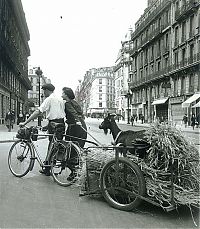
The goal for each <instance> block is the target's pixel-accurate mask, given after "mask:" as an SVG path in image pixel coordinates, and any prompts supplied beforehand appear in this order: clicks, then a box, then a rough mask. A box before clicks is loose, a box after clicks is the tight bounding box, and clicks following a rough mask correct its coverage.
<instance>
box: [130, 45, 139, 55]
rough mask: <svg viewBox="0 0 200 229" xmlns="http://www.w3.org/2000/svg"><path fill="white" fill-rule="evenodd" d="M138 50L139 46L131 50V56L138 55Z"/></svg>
mask: <svg viewBox="0 0 200 229" xmlns="http://www.w3.org/2000/svg"><path fill="white" fill-rule="evenodd" d="M137 50H138V47H137V46H135V47H133V48H132V49H130V56H134V55H136V54H137V53H138V51H137Z"/></svg>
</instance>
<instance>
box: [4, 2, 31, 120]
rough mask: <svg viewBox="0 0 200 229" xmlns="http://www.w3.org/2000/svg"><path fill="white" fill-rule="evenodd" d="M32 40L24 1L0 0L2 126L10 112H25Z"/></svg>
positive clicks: (29, 87)
mask: <svg viewBox="0 0 200 229" xmlns="http://www.w3.org/2000/svg"><path fill="white" fill-rule="evenodd" d="M29 39H30V35H29V30H28V27H27V24H26V19H25V14H24V11H23V7H22V3H21V0H15V1H13V0H0V124H4V121H5V115H6V112H8V110H9V109H11V110H13V111H15V114H16V116H17V114H19V113H20V112H24V113H25V112H26V109H27V104H26V101H27V98H28V90H30V89H31V83H30V81H29V79H28V56H29V55H30V50H29V45H28V41H29Z"/></svg>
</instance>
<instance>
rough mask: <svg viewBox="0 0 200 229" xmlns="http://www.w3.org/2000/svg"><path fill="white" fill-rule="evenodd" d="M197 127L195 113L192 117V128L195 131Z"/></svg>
mask: <svg viewBox="0 0 200 229" xmlns="http://www.w3.org/2000/svg"><path fill="white" fill-rule="evenodd" d="M195 125H196V117H195V114H194V113H193V114H192V117H191V126H192V129H193V130H194V127H195Z"/></svg>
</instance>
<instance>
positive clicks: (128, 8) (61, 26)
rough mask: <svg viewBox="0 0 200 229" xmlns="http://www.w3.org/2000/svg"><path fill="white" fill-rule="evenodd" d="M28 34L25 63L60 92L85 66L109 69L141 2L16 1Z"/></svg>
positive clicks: (72, 84) (73, 82) (79, 76)
mask: <svg viewBox="0 0 200 229" xmlns="http://www.w3.org/2000/svg"><path fill="white" fill-rule="evenodd" d="M22 4H23V8H24V12H25V16H26V20H27V25H28V28H29V32H30V41H29V46H30V50H31V56H30V57H29V65H31V66H33V67H34V66H36V67H37V66H40V67H41V69H42V71H43V74H44V75H45V76H46V77H48V78H50V79H51V81H52V83H53V84H54V85H55V86H56V89H57V90H56V92H60V91H61V88H62V87H63V86H69V87H72V88H73V89H75V88H76V86H77V85H78V80H79V79H80V80H83V77H84V75H85V72H86V71H87V70H89V69H91V68H99V67H109V66H113V65H114V63H115V61H116V58H117V54H118V51H119V49H120V48H121V41H122V40H123V39H124V37H125V34H126V33H127V31H128V29H129V27H132V28H133V29H134V27H135V22H136V21H137V20H138V19H139V17H140V16H141V15H142V14H143V12H144V9H145V8H146V7H147V0H140V1H138V0H22Z"/></svg>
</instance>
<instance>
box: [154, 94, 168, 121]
mask: <svg viewBox="0 0 200 229" xmlns="http://www.w3.org/2000/svg"><path fill="white" fill-rule="evenodd" d="M152 105H154V116H155V117H154V120H158V121H160V122H167V121H168V98H162V99H157V100H154V101H153V103H152Z"/></svg>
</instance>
